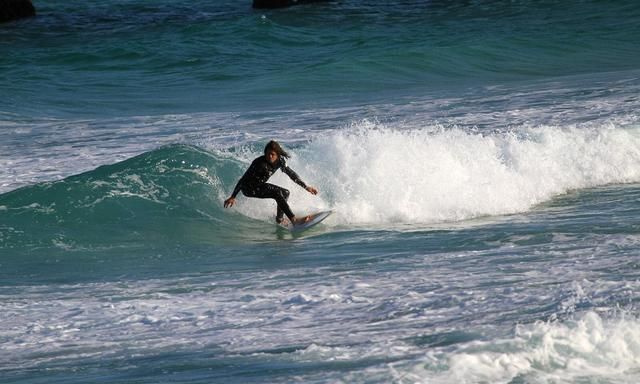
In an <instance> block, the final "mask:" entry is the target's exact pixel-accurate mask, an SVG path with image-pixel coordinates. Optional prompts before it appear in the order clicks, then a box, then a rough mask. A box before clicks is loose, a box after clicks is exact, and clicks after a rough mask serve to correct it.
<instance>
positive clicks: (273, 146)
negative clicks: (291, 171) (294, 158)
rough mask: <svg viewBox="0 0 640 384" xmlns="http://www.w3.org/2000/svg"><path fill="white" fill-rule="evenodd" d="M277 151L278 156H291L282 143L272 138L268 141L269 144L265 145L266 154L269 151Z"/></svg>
mask: <svg viewBox="0 0 640 384" xmlns="http://www.w3.org/2000/svg"><path fill="white" fill-rule="evenodd" d="M271 151H273V152H275V153H277V154H278V156H282V157H284V158H287V159H288V158H289V157H291V156H289V154H288V153H287V151H285V150H284V149H282V146H280V143H278V142H277V141H275V140H271V141H270V142H268V143H267V145H266V146H265V147H264V154H265V155H266V154H267V153H269V152H271Z"/></svg>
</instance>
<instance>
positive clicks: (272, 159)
mask: <svg viewBox="0 0 640 384" xmlns="http://www.w3.org/2000/svg"><path fill="white" fill-rule="evenodd" d="M279 157H280V156H278V154H277V153H276V152H275V151H269V152H267V161H268V162H269V164H275V163H276V161H278V158H279Z"/></svg>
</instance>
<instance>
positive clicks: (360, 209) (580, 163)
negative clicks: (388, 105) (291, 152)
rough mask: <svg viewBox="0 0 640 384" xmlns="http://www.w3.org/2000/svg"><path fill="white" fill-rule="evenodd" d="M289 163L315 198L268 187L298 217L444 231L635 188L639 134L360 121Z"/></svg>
mask: <svg viewBox="0 0 640 384" xmlns="http://www.w3.org/2000/svg"><path fill="white" fill-rule="evenodd" d="M290 164H291V166H292V168H294V169H295V170H296V171H297V172H298V173H299V174H300V175H301V176H302V177H303V179H305V180H306V181H307V182H308V183H310V184H314V185H317V186H318V187H319V189H320V191H321V194H320V199H317V198H314V197H312V196H310V195H308V194H306V193H305V192H304V191H302V192H299V191H298V190H299V187H297V186H295V185H294V184H293V183H291V182H290V181H289V180H288V179H287V178H286V176H282V175H280V176H276V177H274V179H273V180H274V181H275V182H276V183H277V184H283V185H285V186H287V187H290V189H291V190H292V191H294V192H295V193H294V194H292V197H291V202H292V206H294V207H298V209H301V210H303V211H306V210H314V209H325V208H332V209H335V210H336V212H337V214H336V215H334V217H333V218H332V220H330V221H329V223H333V224H336V223H337V224H361V223H367V224H368V223H380V222H381V223H435V222H448V221H458V220H466V219H471V218H476V217H480V216H486V215H503V214H511V213H516V212H524V211H527V210H529V209H531V208H532V207H533V206H535V205H536V204H539V203H541V202H545V201H548V200H550V199H552V198H553V197H555V196H558V195H561V194H564V193H566V192H568V191H571V190H575V189H581V188H589V187H596V186H601V185H606V184H615V183H634V182H640V130H638V129H631V128H627V129H623V128H616V127H613V126H606V127H591V128H589V127H550V126H544V127H536V128H520V129H518V130H515V131H512V132H509V133H491V134H485V133H478V132H470V131H468V130H463V129H458V128H450V129H444V128H441V127H427V128H423V129H410V130H403V129H398V128H395V127H387V126H385V125H383V124H379V123H372V122H368V121H363V122H361V123H359V124H356V125H355V126H354V127H350V128H347V129H344V130H341V131H334V132H331V133H325V134H322V135H318V136H317V137H315V138H314V139H313V140H312V141H311V142H310V143H309V145H308V146H306V147H304V148H302V149H298V150H297V151H296V156H295V157H294V158H293V159H292V160H291V161H290ZM276 175H278V174H276ZM300 191H301V190H300ZM271 210H273V207H272V208H270V210H269V211H267V210H260V214H265V212H270V211H271ZM253 214H254V215H258V213H256V212H253ZM272 214H273V213H272Z"/></svg>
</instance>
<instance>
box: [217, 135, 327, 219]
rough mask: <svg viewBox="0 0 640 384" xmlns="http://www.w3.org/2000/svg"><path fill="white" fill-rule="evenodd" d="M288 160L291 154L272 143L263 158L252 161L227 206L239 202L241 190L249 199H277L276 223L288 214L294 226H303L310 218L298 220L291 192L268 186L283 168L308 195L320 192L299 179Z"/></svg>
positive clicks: (227, 201) (225, 205)
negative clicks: (291, 203) (289, 201)
mask: <svg viewBox="0 0 640 384" xmlns="http://www.w3.org/2000/svg"><path fill="white" fill-rule="evenodd" d="M287 158H289V154H288V153H287V152H286V151H285V150H284V149H282V147H281V146H280V144H279V143H278V142H277V141H273V140H271V141H270V142H269V143H267V145H266V146H265V147H264V156H260V157H258V158H257V159H255V160H253V162H252V163H251V165H250V166H249V169H247V171H246V172H245V173H244V175H243V176H242V177H241V178H240V181H238V184H236V187H235V188H234V189H233V193H232V194H231V197H229V198H228V199H227V200H225V201H224V207H225V208H229V207H232V206H233V205H234V204H235V203H236V196H237V195H238V193H239V192H240V191H242V194H244V195H245V196H247V197H257V198H260V199H274V200H275V201H276V203H277V204H278V210H277V212H276V222H277V223H278V224H279V223H281V222H282V221H283V219H284V215H287V217H288V218H289V221H290V222H291V223H294V224H298V223H304V222H306V221H307V220H308V217H304V218H296V216H295V215H294V214H293V212H292V211H291V208H290V207H289V204H288V203H287V199H288V198H289V190H287V189H285V188H282V187H278V186H277V185H273V184H269V183H267V180H269V178H270V177H271V176H272V175H273V174H274V173H275V172H276V171H277V170H278V169H281V170H282V172H284V173H285V174H286V175H287V176H289V177H290V178H291V180H293V181H294V182H295V183H296V184H298V185H299V186H301V187H302V188H304V189H306V190H307V192H309V193H311V194H314V195H317V194H318V190H317V189H315V188H314V187H310V186H308V185H307V184H305V182H304V181H302V180H301V179H300V177H299V176H298V174H297V173H295V172H294V171H293V170H292V169H291V168H289V167H288V166H287V164H286V162H285V159H287Z"/></svg>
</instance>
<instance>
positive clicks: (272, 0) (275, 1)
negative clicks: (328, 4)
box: [253, 0, 329, 8]
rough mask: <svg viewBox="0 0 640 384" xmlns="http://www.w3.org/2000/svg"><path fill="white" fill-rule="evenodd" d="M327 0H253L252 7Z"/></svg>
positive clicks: (286, 5)
mask: <svg viewBox="0 0 640 384" xmlns="http://www.w3.org/2000/svg"><path fill="white" fill-rule="evenodd" d="M321 1H329V0H253V8H284V7H290V6H292V5H297V4H308V3H318V2H321Z"/></svg>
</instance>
